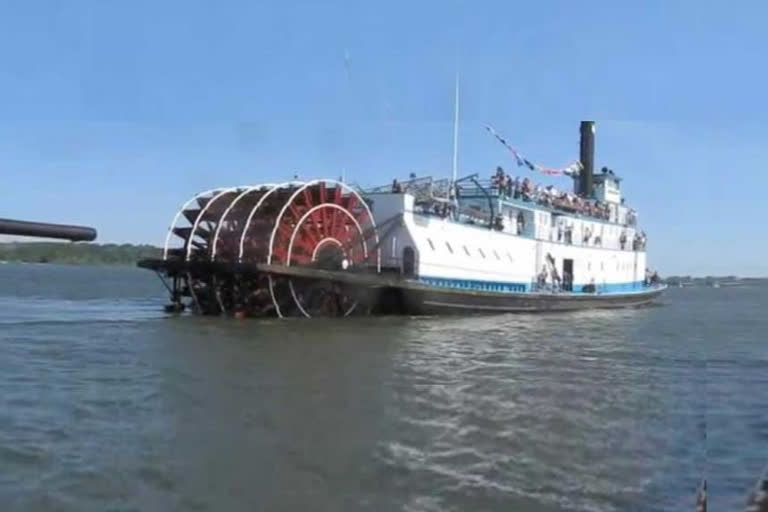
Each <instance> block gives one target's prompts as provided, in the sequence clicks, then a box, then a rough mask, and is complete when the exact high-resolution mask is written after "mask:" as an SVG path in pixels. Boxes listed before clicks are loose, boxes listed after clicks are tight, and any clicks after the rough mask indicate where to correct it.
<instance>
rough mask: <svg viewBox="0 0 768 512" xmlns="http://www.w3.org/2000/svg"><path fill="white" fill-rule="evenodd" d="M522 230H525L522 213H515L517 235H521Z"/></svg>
mask: <svg viewBox="0 0 768 512" xmlns="http://www.w3.org/2000/svg"><path fill="white" fill-rule="evenodd" d="M524 230H525V217H524V216H523V212H518V213H517V234H518V235H522V234H523V231H524Z"/></svg>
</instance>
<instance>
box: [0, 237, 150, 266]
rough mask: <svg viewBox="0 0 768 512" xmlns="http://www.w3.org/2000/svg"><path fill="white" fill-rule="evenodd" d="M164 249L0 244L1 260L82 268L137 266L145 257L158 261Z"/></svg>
mask: <svg viewBox="0 0 768 512" xmlns="http://www.w3.org/2000/svg"><path fill="white" fill-rule="evenodd" d="M162 252H163V251H162V249H161V248H159V247H155V246H152V245H132V244H80V243H60V242H9V243H0V261H9V262H11V261H12V262H26V263H71V264H81V265H134V264H135V263H136V262H137V261H138V260H140V259H142V258H158V257H160V256H162Z"/></svg>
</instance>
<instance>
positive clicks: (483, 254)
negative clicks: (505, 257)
mask: <svg viewBox="0 0 768 512" xmlns="http://www.w3.org/2000/svg"><path fill="white" fill-rule="evenodd" d="M477 252H479V253H480V256H482V257H483V259H485V253H484V252H483V250H482V249H481V248H479V247H478V248H477Z"/></svg>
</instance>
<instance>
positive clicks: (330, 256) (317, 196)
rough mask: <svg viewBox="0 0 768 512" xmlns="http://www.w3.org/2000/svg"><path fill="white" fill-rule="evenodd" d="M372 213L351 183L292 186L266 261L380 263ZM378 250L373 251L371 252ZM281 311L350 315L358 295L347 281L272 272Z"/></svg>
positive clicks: (333, 266)
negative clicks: (336, 281) (349, 287)
mask: <svg viewBox="0 0 768 512" xmlns="http://www.w3.org/2000/svg"><path fill="white" fill-rule="evenodd" d="M377 242H378V237H377V234H376V226H375V223H374V221H373V216H372V215H371V211H370V209H369V208H368V205H367V204H366V203H365V201H364V199H363V198H362V197H361V196H360V195H359V194H358V193H357V192H356V191H355V190H354V189H352V188H351V187H349V186H347V185H345V184H343V183H340V182H334V181H313V182H309V183H307V184H306V185H304V186H302V187H299V188H297V189H295V190H294V191H293V193H292V194H291V195H290V197H289V198H288V200H287V201H286V202H285V203H284V204H283V206H282V208H281V210H280V212H279V213H278V215H277V218H276V220H275V223H274V227H273V229H272V233H271V236H270V241H269V254H268V256H267V262H268V263H271V264H273V265H284V266H299V267H308V268H315V269H318V268H319V269H324V270H335V271H347V272H354V271H356V270H358V269H360V267H362V266H365V265H371V264H374V265H375V264H376V262H377V259H376V257H375V254H377V252H376V251H375V247H376V245H377ZM372 256H374V257H372ZM268 281H269V290H270V295H271V297H272V302H273V304H274V307H275V311H276V313H277V314H278V315H279V316H302V315H303V316H307V317H311V316H347V315H350V314H351V313H352V312H353V311H355V309H356V307H357V305H358V299H357V297H356V296H355V294H353V293H351V291H350V290H349V289H347V288H346V287H344V286H343V285H341V284H339V283H335V282H330V281H327V280H320V279H312V278H287V277H272V276H268Z"/></svg>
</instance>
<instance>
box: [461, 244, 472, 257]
mask: <svg viewBox="0 0 768 512" xmlns="http://www.w3.org/2000/svg"><path fill="white" fill-rule="evenodd" d="M462 247H464V252H465V253H467V256H472V255H471V254H469V249H467V246H466V245H464V246H462Z"/></svg>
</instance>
